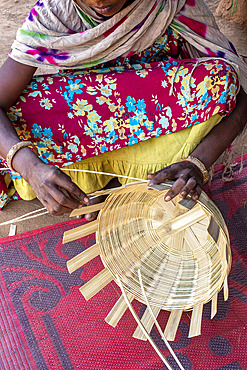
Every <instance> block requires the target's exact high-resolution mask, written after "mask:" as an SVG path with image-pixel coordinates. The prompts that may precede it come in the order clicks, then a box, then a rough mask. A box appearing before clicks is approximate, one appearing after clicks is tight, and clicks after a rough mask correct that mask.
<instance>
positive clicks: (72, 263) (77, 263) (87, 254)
mask: <svg viewBox="0 0 247 370" xmlns="http://www.w3.org/2000/svg"><path fill="white" fill-rule="evenodd" d="M99 254H100V250H99V246H98V245H97V244H94V245H93V246H92V247H90V248H88V249H86V250H85V251H83V252H81V253H80V254H78V255H77V256H75V257H74V258H71V260H69V261H68V262H67V268H68V270H69V273H70V274H71V273H72V272H74V271H75V270H77V269H79V268H80V267H82V266H83V265H85V264H86V263H87V262H89V261H91V260H92V259H93V258H95V257H97V256H98V255H99Z"/></svg>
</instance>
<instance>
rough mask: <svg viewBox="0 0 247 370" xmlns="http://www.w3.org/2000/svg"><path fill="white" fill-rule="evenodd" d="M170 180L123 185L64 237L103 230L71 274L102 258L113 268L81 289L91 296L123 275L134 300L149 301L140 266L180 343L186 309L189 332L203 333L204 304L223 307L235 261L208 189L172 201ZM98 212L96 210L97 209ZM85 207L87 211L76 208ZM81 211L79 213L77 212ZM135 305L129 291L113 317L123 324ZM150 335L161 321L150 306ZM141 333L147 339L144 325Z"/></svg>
mask: <svg viewBox="0 0 247 370" xmlns="http://www.w3.org/2000/svg"><path fill="white" fill-rule="evenodd" d="M171 186H172V182H167V183H165V184H161V185H158V186H154V187H152V188H147V184H146V183H136V184H134V185H129V186H125V187H123V188H121V189H119V190H118V189H115V190H114V192H113V193H112V194H110V195H109V196H108V198H107V199H106V201H105V202H104V203H101V204H100V205H96V206H93V207H94V209H95V207H96V208H97V209H100V208H101V210H100V212H99V216H98V219H97V221H94V222H91V223H90V224H86V225H83V226H81V227H79V228H76V229H74V230H70V231H67V232H66V233H65V236H64V242H67V241H71V240H75V239H77V238H79V237H82V236H84V235H87V234H89V233H91V232H94V231H96V244H95V246H93V247H92V248H89V249H88V250H86V251H84V252H82V253H81V254H80V255H79V256H76V257H74V258H73V259H72V260H70V261H69V262H68V269H69V271H70V272H73V271H75V269H77V268H79V267H81V266H82V265H83V264H85V263H86V262H88V261H89V260H91V259H92V258H94V257H95V256H97V255H100V257H101V259H102V262H103V264H104V266H105V269H104V270H103V271H101V272H100V274H98V275H97V276H96V277H94V278H93V279H92V280H90V281H89V282H88V283H86V284H85V285H84V286H83V287H82V288H81V289H80V290H81V292H82V294H83V296H84V297H85V298H86V299H90V298H91V297H92V296H93V295H94V294H96V293H97V292H98V291H99V290H101V289H102V288H103V287H104V286H105V285H106V284H108V283H109V282H110V281H112V280H115V281H116V282H117V276H118V277H119V278H120V280H121V283H122V285H123V287H124V288H125V290H126V291H127V292H128V298H129V299H130V300H133V299H137V300H139V301H140V302H143V303H145V298H144V297H143V294H142V291H141V287H140V281H139V278H138V270H139V269H140V271H141V275H142V280H143V285H144V289H145V292H146V296H147V298H148V301H149V303H150V305H151V306H152V309H153V312H154V313H155V315H156V316H158V314H159V312H160V310H161V309H162V310H169V311H171V315H170V318H169V320H168V323H167V326H166V330H165V335H166V337H167V339H168V340H174V338H175V334H176V331H177V327H178V324H179V321H180V318H181V314H182V312H183V311H184V310H193V312H192V317H191V326H190V332H189V336H190V337H192V336H195V335H199V334H200V332H201V317H202V309H203V305H204V304H205V303H207V302H209V301H210V300H211V301H212V309H211V317H213V316H214V315H215V314H216V312H217V295H218V292H219V291H220V290H221V289H222V288H223V287H224V296H225V299H227V297H228V288H227V275H228V273H229V271H230V266H231V252H230V243H229V236H228V231H227V228H226V225H225V222H224V220H223V217H222V215H221V213H220V211H219V210H218V209H217V207H216V206H215V204H214V203H213V202H212V201H211V200H210V199H209V198H208V197H207V196H206V194H205V193H202V195H201V196H200V200H199V201H197V202H195V201H193V200H192V199H191V197H190V196H188V197H187V198H186V199H181V198H179V197H176V198H175V199H174V200H172V201H170V202H165V201H164V198H165V194H166V192H167V191H168V190H169V189H170V188H171ZM89 211H90V210H89ZM76 212H77V213H76V214H78V212H81V213H82V211H81V210H80V211H78V210H77V211H76ZM74 214H75V212H74ZM126 309H127V306H126V303H125V301H124V299H123V297H122V296H121V298H120V299H119V301H118V302H117V303H116V305H115V306H114V307H113V309H112V310H111V312H110V313H109V315H108V316H107V318H106V321H107V322H108V323H109V324H110V325H112V326H116V324H117V323H118V321H119V320H120V318H121V317H122V315H123V313H124V312H125V310H126ZM142 321H143V323H144V324H145V326H146V328H147V329H148V331H149V332H150V330H151V328H152V326H153V320H152V318H151V317H150V314H149V312H148V311H147V312H146V313H145V314H144V315H143V318H142ZM134 336H135V337H137V338H139V339H144V338H143V334H142V333H141V332H140V331H139V330H138V328H137V330H136V331H135V333H134Z"/></svg>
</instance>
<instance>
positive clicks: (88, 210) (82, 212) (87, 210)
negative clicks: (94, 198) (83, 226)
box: [69, 202, 105, 217]
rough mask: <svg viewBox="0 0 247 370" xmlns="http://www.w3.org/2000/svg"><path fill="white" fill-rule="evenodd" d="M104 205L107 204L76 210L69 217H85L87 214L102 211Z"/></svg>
mask: <svg viewBox="0 0 247 370" xmlns="http://www.w3.org/2000/svg"><path fill="white" fill-rule="evenodd" d="M104 205H105V202H102V203H96V204H92V205H91V206H86V207H82V208H77V209H74V211H72V212H71V214H70V216H69V217H75V216H81V215H85V214H86V213H92V212H96V211H100V210H101V209H102V208H103V207H104Z"/></svg>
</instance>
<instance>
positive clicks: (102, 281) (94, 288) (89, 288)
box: [80, 269, 113, 301]
mask: <svg viewBox="0 0 247 370" xmlns="http://www.w3.org/2000/svg"><path fill="white" fill-rule="evenodd" d="M112 280H113V276H112V275H111V273H110V272H109V271H108V270H107V269H104V270H102V271H101V272H100V273H99V274H98V275H96V276H94V277H93V278H92V279H91V280H89V281H88V282H87V283H86V284H84V285H83V286H82V287H81V288H80V292H81V294H82V295H83V297H84V298H85V299H86V300H87V301H88V300H89V299H90V298H92V297H93V296H94V295H95V294H97V293H98V292H99V291H100V290H101V289H103V288H104V287H105V286H106V285H107V284H109V283H110V282H111V281H112Z"/></svg>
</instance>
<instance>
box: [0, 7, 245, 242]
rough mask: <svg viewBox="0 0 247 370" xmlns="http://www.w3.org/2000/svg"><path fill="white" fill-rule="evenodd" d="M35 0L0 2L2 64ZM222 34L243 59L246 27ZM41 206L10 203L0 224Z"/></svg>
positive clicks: (225, 24)
mask: <svg viewBox="0 0 247 370" xmlns="http://www.w3.org/2000/svg"><path fill="white" fill-rule="evenodd" d="M35 2H36V1H35V0H25V1H23V0H0V51H1V53H0V65H1V64H2V63H3V62H4V60H5V59H6V57H7V55H8V53H9V51H10V48H11V44H12V42H13V41H14V39H15V34H16V31H17V29H18V27H20V26H21V24H22V23H23V21H24V19H25V17H26V16H27V14H28V12H29V10H30V9H31V8H32V6H33V5H34V4H35ZM206 2H207V4H208V5H209V7H210V8H211V10H212V11H213V12H214V13H215V10H216V8H217V6H218V4H219V2H220V0H206ZM216 20H217V22H218V25H219V27H220V29H221V31H222V32H223V33H224V34H225V35H226V36H227V37H228V38H229V39H230V40H231V41H232V43H233V44H234V45H235V47H236V49H237V51H238V53H239V54H240V55H242V56H243V57H246V55H247V27H246V26H243V25H242V26H241V25H238V24H236V23H230V22H229V21H227V20H226V19H222V18H219V17H218V18H216ZM41 207H42V205H41V204H40V203H39V201H38V200H37V199H36V200H34V201H30V202H27V201H18V202H11V203H10V204H9V205H8V206H7V207H5V208H4V210H3V211H0V222H3V221H6V220H10V219H12V218H14V217H17V216H20V215H23V214H25V213H27V212H30V211H33V210H36V209H38V208H41ZM67 219H68V216H63V217H62V218H57V217H52V216H48V215H45V216H41V217H38V218H35V219H33V220H30V221H26V222H22V223H18V224H17V233H21V232H24V231H28V230H33V229H36V228H40V227H43V226H46V225H50V224H54V223H58V222H62V221H65V220H67ZM8 233H9V225H8V226H1V227H0V237H4V236H7V235H8Z"/></svg>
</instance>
